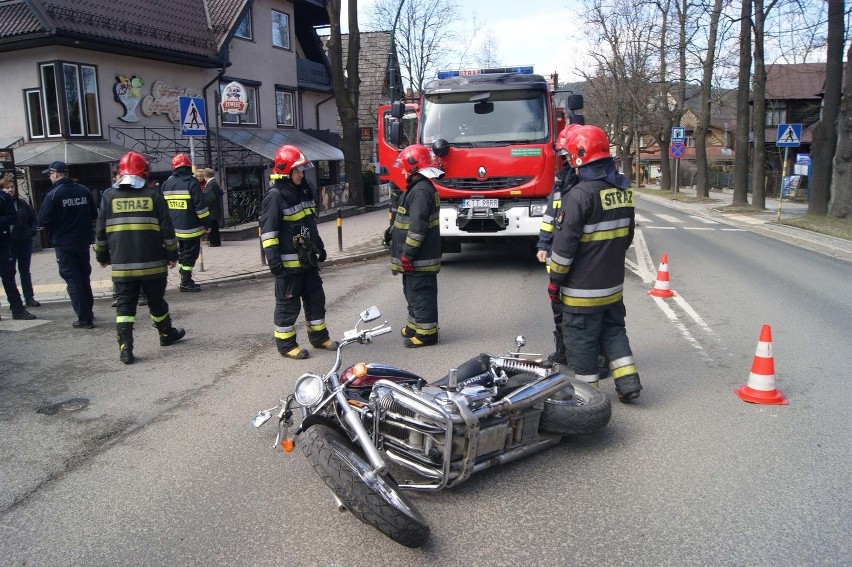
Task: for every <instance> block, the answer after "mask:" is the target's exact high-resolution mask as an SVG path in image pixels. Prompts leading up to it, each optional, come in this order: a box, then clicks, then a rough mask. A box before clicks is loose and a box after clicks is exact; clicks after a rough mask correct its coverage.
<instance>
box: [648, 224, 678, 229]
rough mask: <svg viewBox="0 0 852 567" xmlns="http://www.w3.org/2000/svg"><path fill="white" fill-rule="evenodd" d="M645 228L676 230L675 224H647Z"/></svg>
mask: <svg viewBox="0 0 852 567" xmlns="http://www.w3.org/2000/svg"><path fill="white" fill-rule="evenodd" d="M645 228H656V229H657V230H674V229H675V227H673V226H653V225H652V226H646V227H645Z"/></svg>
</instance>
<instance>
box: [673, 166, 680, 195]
mask: <svg viewBox="0 0 852 567" xmlns="http://www.w3.org/2000/svg"><path fill="white" fill-rule="evenodd" d="M679 184H680V160H679V159H677V158H675V174H674V189H673V191H674V196H675V197H677V187H678V185H679Z"/></svg>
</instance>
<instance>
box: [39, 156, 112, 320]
mask: <svg viewBox="0 0 852 567" xmlns="http://www.w3.org/2000/svg"><path fill="white" fill-rule="evenodd" d="M42 173H43V174H45V175H48V176H49V177H50V181H51V183H53V186H52V187H51V188H50V191H48V193H47V195H45V197H44V202H43V203H42V204H41V210H39V213H38V224H39V225H40V226H44V227H47V228H48V229H50V242H51V244H52V245H53V250H54V252H55V253H56V263H57V264H59V275H60V276H62V279H64V280H65V283H66V284H67V285H68V295H69V297H70V298H71V306H72V307H73V308H74V312H75V313H76V314H77V321H76V322H75V323H74V325H73V326H74V328H77V329H94V328H95V324H94V322H93V320H94V314H93V313H92V307H93V306H94V304H95V298H94V296H93V295H92V283H91V281H90V279H89V278H90V276H91V275H92V264H91V260H90V258H89V246H90V245H91V244H92V227H93V224H94V221H95V219H96V218H97V217H98V207H97V204H96V203H95V199H94V197H92V192H91V191H89V188H88V187H85V186H84V185H80V184H79V183H75V182H74V181H73V180H72V179H71V178H69V177H68V165H66V164H65V163H64V162H61V161H55V162H53V163H52V164H50V167H48V168H47V169H45V170H44V171H42Z"/></svg>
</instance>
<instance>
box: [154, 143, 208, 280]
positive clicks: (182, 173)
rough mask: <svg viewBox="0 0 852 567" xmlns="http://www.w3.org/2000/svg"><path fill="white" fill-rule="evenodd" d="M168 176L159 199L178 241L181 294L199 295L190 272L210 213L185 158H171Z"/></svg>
mask: <svg viewBox="0 0 852 567" xmlns="http://www.w3.org/2000/svg"><path fill="white" fill-rule="evenodd" d="M172 170H173V172H174V173H172V176H171V177H169V178H168V179H166V180H165V181H164V182H163V185H162V192H163V197H165V199H166V203H168V205H169V214H170V215H171V217H172V224H174V227H175V234H176V235H177V240H178V250H179V258H178V268H179V269H180V287H179V288H178V289H180V290H181V291H201V286H200V285H198V284H197V283H195V281H193V279H192V270H193V269H194V268H195V262H196V260H198V255H199V254H200V252H201V237H202V236H204V234H205V233H207V232H210V211H209V209H208V208H207V203H206V202H205V200H204V194H203V193H202V192H201V186H200V185H199V184H198V180H197V179H195V177H194V176H193V175H192V162H191V161H190V160H189V157H187V155H186V154H176V155H175V157H174V158H172Z"/></svg>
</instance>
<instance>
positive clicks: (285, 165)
mask: <svg viewBox="0 0 852 567" xmlns="http://www.w3.org/2000/svg"><path fill="white" fill-rule="evenodd" d="M313 166H314V164H312V163H311V162H310V160H309V159H308V158H306V157H305V154H303V153H302V150H300V149H299V148H297V147H296V146H281V147H280V148H278V151H277V152H276V153H275V162H274V164H273V166H272V173H273V174H278V175H290V172H291V171H293V168H295V169H297V170H299V171H301V170H304V169H309V168H311V167H313Z"/></svg>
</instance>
